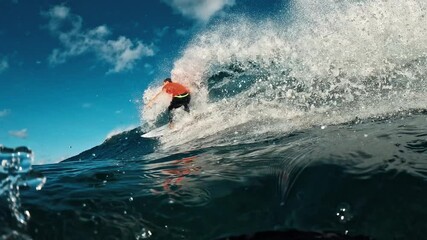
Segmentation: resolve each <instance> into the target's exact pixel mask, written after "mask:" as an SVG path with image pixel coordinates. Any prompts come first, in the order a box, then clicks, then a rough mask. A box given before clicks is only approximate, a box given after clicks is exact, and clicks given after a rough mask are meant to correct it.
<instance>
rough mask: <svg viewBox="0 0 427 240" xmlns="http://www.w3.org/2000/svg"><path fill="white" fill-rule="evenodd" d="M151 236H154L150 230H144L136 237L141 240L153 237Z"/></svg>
mask: <svg viewBox="0 0 427 240" xmlns="http://www.w3.org/2000/svg"><path fill="white" fill-rule="evenodd" d="M151 235H153V234H152V233H151V231H150V230H148V229H146V228H143V229H142V230H141V232H140V233H139V234H137V235H136V236H135V237H136V239H137V240H140V239H147V238H149V237H151Z"/></svg>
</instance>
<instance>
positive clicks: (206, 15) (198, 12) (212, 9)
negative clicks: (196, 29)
mask: <svg viewBox="0 0 427 240" xmlns="http://www.w3.org/2000/svg"><path fill="white" fill-rule="evenodd" d="M163 1H164V2H166V3H167V4H169V5H170V6H171V7H172V8H174V9H175V10H177V11H178V12H180V13H181V14H182V15H183V16H186V17H189V18H193V19H197V20H201V21H208V20H209V19H210V18H211V17H212V16H213V15H214V14H215V13H217V12H219V11H221V10H222V9H223V8H224V7H226V6H233V5H234V4H235V0H198V1H194V0H163Z"/></svg>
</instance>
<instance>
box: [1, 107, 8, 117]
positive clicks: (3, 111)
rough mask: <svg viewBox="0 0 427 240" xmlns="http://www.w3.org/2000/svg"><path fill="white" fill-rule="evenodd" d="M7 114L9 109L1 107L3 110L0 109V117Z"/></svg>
mask: <svg viewBox="0 0 427 240" xmlns="http://www.w3.org/2000/svg"><path fill="white" fill-rule="evenodd" d="M9 114H10V110H9V109H3V110H1V111H0V117H6V116H7V115H9Z"/></svg>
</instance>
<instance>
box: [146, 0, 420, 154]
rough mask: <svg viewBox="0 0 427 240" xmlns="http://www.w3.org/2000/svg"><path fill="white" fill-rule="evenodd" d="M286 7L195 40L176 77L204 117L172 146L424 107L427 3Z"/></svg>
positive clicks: (151, 114) (149, 115) (300, 3)
mask: <svg viewBox="0 0 427 240" xmlns="http://www.w3.org/2000/svg"><path fill="white" fill-rule="evenodd" d="M285 10H286V11H282V12H284V13H285V14H283V15H277V16H272V17H271V18H270V19H268V20H263V21H259V20H256V21H255V20H251V19H248V18H245V17H236V19H233V20H229V21H227V22H226V23H219V24H216V25H215V26H212V27H211V28H210V29H209V30H206V31H205V32H202V33H201V34H199V35H197V36H196V37H195V38H194V39H193V41H192V42H191V43H190V44H189V46H188V47H187V49H186V50H185V51H184V52H183V55H182V57H181V58H180V59H179V60H177V61H176V62H175V66H174V69H173V70H172V74H171V75H172V78H173V79H176V80H177V81H179V82H182V83H184V84H185V85H187V86H189V87H190V89H191V90H192V103H191V107H192V115H193V116H194V119H196V121H193V120H191V121H190V122H191V124H186V125H187V126H186V127H185V126H184V127H183V129H182V131H181V133H180V134H174V135H173V136H165V137H163V138H161V142H162V143H163V146H165V147H171V146H172V145H176V144H177V143H180V142H190V141H191V140H194V139H198V140H203V144H205V145H209V144H218V143H220V142H221V141H224V139H225V138H224V135H225V136H227V139H228V143H230V142H231V143H232V142H234V141H237V142H244V141H247V140H250V139H254V137H259V136H260V135H263V134H266V133H274V134H278V133H287V132H289V131H292V130H295V129H301V128H307V127H310V126H313V125H324V126H327V125H331V124H340V123H344V122H348V121H352V120H354V119H356V118H369V117H376V116H382V115H386V114H393V113H395V112H397V111H401V110H411V109H424V108H425V106H426V104H427V82H426V81H425V79H426V77H427V45H426V44H425V42H427V31H426V30H427V27H426V26H427V18H426V14H427V2H425V1H421V0H408V1H403V2H402V1H397V0H388V1H383V0H375V1H335V0H328V1H326V2H325V1H308V0H297V1H293V2H292V4H291V6H290V7H289V9H285ZM154 92H155V91H154V90H153V89H152V88H150V89H148V90H147V91H146V92H145V96H144V98H146V99H147V98H148V97H149V96H151V95H152V94H153V93H154ZM160 105H161V107H158V108H156V109H143V111H142V121H143V122H148V123H153V122H155V121H156V116H157V115H158V114H159V113H160V112H161V111H162V109H165V108H166V106H167V100H163V101H162V104H160ZM177 114H178V115H179V114H181V113H179V111H177ZM180 118H182V117H181V116H178V117H177V119H180ZM190 125H191V126H190ZM242 126H246V128H243V131H240V130H239V129H240V128H241V127H242ZM224 131H225V132H228V134H224ZM235 132H237V133H238V134H233V133H235ZM218 133H222V134H218ZM215 135H219V136H221V137H215ZM228 136H232V137H231V138H228ZM204 139H209V140H206V141H205V140H204ZM193 142H196V141H193ZM198 143H200V141H198ZM187 147H188V146H187Z"/></svg>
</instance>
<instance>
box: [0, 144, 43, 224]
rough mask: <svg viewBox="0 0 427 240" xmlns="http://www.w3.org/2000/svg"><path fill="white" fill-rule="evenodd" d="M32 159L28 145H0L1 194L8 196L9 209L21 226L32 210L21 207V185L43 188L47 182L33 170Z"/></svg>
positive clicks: (26, 220) (25, 222)
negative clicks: (16, 146) (14, 146)
mask: <svg viewBox="0 0 427 240" xmlns="http://www.w3.org/2000/svg"><path fill="white" fill-rule="evenodd" d="M32 161H33V155H32V152H31V150H29V149H28V148H26V147H18V148H16V149H11V148H6V147H2V146H0V163H1V167H0V180H1V182H0V183H1V184H0V196H5V197H6V198H7V202H8V203H9V209H10V210H11V212H12V215H13V217H14V218H15V219H16V221H17V223H18V226H20V227H25V226H26V224H27V222H28V220H29V219H30V212H29V211H27V210H23V209H22V208H21V199H20V187H22V186H24V187H34V188H35V189H37V190H41V189H42V187H43V185H44V184H45V182H46V178H45V177H44V176H37V175H36V174H34V173H33V172H32V166H31V163H32Z"/></svg>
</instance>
